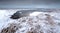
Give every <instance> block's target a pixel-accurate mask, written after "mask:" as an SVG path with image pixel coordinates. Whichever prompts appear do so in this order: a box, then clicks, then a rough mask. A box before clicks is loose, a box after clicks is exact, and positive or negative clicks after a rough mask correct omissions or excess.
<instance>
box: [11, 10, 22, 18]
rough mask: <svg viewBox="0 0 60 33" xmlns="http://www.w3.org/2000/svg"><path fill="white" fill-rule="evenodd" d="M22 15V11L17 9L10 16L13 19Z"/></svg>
mask: <svg viewBox="0 0 60 33" xmlns="http://www.w3.org/2000/svg"><path fill="white" fill-rule="evenodd" d="M20 17H22V15H21V13H20V12H19V11H17V12H16V13H14V14H13V15H12V16H11V17H10V18H11V19H19V18H20Z"/></svg>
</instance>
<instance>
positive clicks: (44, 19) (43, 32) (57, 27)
mask: <svg viewBox="0 0 60 33" xmlns="http://www.w3.org/2000/svg"><path fill="white" fill-rule="evenodd" d="M11 13H12V14H13V13H14V11H12V12H7V10H0V16H1V17H0V31H1V30H2V29H3V28H6V27H9V26H10V27H11V26H12V28H13V29H14V30H16V29H17V28H18V29H17V30H16V31H15V33H60V17H59V15H60V12H40V13H39V15H37V16H26V17H22V18H19V19H18V20H12V19H10V18H9V17H10V16H9V15H12V14H11ZM34 15H35V14H34ZM14 23H15V24H14ZM14 26H15V27H14ZM1 28H2V29H1Z"/></svg>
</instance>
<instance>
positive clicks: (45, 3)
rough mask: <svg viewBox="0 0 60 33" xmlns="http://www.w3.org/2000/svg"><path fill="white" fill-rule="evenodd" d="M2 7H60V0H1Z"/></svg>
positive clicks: (0, 5) (0, 6)
mask: <svg viewBox="0 0 60 33" xmlns="http://www.w3.org/2000/svg"><path fill="white" fill-rule="evenodd" d="M0 8H60V0H0Z"/></svg>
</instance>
